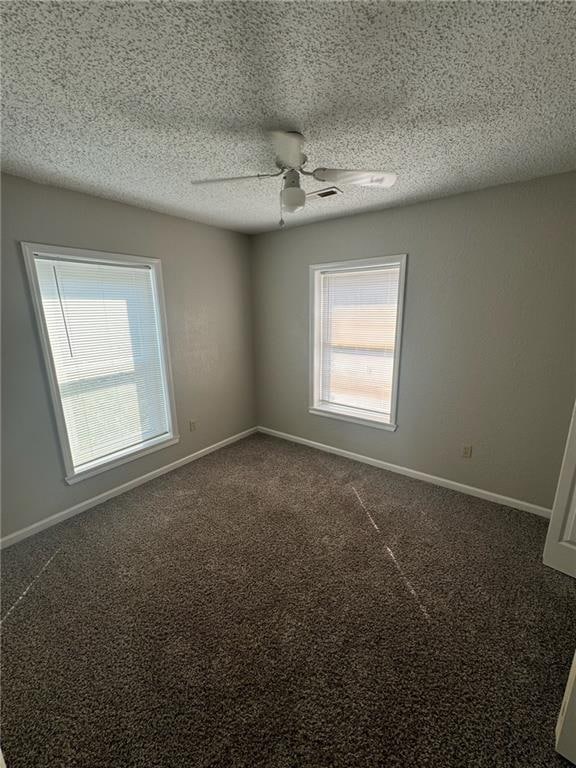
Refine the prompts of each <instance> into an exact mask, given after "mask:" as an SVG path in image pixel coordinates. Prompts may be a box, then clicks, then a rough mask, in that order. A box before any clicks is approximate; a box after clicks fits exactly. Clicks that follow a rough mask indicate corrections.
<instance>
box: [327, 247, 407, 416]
mask: <svg viewBox="0 0 576 768" xmlns="http://www.w3.org/2000/svg"><path fill="white" fill-rule="evenodd" d="M402 266H403V265H402V264H401V263H400V262H398V261H397V262H396V263H389V264H388V263H387V264H381V265H379V266H374V267H370V268H354V267H350V268H349V269H342V268H339V269H334V270H330V269H326V270H320V271H319V273H318V275H317V278H316V279H317V280H318V281H319V282H318V283H317V288H316V301H317V302H318V303H319V306H317V307H316V318H317V319H316V322H317V323H319V327H318V328H317V329H316V331H317V333H316V343H317V346H318V347H319V349H317V350H316V368H317V381H316V393H315V398H314V399H315V403H314V404H315V406H316V407H319V408H321V409H324V410H330V411H332V412H333V413H334V414H338V413H340V414H342V415H348V416H357V417H358V418H359V419H367V420H371V421H380V422H383V423H390V422H391V414H392V411H393V407H392V406H393V403H392V400H393V395H394V373H395V371H394V368H395V365H396V359H397V355H396V337H397V324H398V307H399V291H400V283H401V271H402Z"/></svg>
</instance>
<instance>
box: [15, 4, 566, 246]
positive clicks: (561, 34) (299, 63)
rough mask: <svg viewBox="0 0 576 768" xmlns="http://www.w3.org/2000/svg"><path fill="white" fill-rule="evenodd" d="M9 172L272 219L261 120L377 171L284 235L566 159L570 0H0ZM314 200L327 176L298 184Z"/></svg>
mask: <svg viewBox="0 0 576 768" xmlns="http://www.w3.org/2000/svg"><path fill="white" fill-rule="evenodd" d="M1 5H2V15H3V164H4V168H5V170H6V171H8V172H11V173H15V174H19V175H21V176H26V177H29V178H31V179H35V180H37V181H41V182H47V183H53V184H57V185H61V186H65V187H70V188H73V189H78V190H82V191H86V192H90V193H93V194H96V195H102V196H105V197H109V198H112V199H115V200H122V201H125V202H128V203H134V204H137V205H142V206H145V207H148V208H152V209H156V210H160V211H165V212H169V213H174V214H177V215H181V216H186V217H189V218H191V219H195V220H198V221H204V222H209V223H212V224H216V225H220V226H224V227H229V228H232V229H237V230H241V231H246V232H257V231H262V230H266V229H272V228H275V227H277V225H278V208H279V200H278V193H279V189H280V185H281V182H280V179H266V180H257V181H250V182H227V183H223V184H219V185H215V184H213V185H194V184H193V182H194V181H196V180H199V179H206V178H211V177H214V176H230V175H236V174H249V173H258V172H270V171H274V170H275V168H274V161H273V153H272V151H271V148H270V145H269V142H268V140H267V138H266V129H268V128H278V127H280V128H287V129H292V130H294V129H296V130H299V131H301V132H302V133H304V135H305V137H306V141H307V147H306V151H307V153H308V156H309V165H308V167H309V168H314V167H316V166H318V165H322V166H336V167H344V168H346V167H348V168H355V167H357V168H365V167H368V168H380V169H384V170H390V171H394V172H396V173H397V174H398V175H399V181H398V183H397V184H396V186H395V187H393V188H392V189H388V190H384V189H381V190H378V189H373V188H366V189H361V188H358V187H347V188H345V191H344V194H343V195H342V196H341V197H335V198H327V199H325V200H314V201H311V202H309V204H308V205H307V208H306V210H304V211H303V212H300V213H297V214H294V215H292V216H287V217H286V218H287V223H288V226H293V225H296V224H302V223H306V222H309V221H312V220H314V219H320V218H326V217H330V216H342V215H346V214H349V213H353V212H358V211H363V210H373V209H377V208H383V207H386V206H391V205H399V204H403V203H407V202H411V201H415V200H421V199H426V198H431V197H437V196H442V195H447V194H452V193H455V192H459V191H464V190H470V189H474V188H479V187H486V186H490V185H493V184H500V183H505V182H509V181H515V180H520V179H527V178H532V177H535V176H541V175H545V174H549V173H556V172H561V171H567V170H570V169H573V168H574V167H576V139H575V135H576V134H575V131H574V126H575V124H576V106H575V96H574V84H575V82H576V65H575V57H574V44H575V40H576V4H575V3H573V2H567V3H556V2H538V3H535V2H532V3H522V2H479V3H475V2H464V1H463V0H459V1H458V2H446V3H439V2H416V3H412V2H395V3H391V2H376V3H374V2H339V1H337V0H334V1H332V2H325V1H323V0H313V1H312V2H272V1H268V2H266V1H265V2H234V1H230V2H214V1H212V2H196V3H193V2H123V1H119V2H55V3H53V2H27V1H26V0H18V2H3V3H2V4H1ZM304 186H305V187H306V189H307V190H308V191H309V190H311V189H314V188H318V187H321V186H323V185H322V184H318V183H317V182H310V180H309V179H307V180H305V182H304Z"/></svg>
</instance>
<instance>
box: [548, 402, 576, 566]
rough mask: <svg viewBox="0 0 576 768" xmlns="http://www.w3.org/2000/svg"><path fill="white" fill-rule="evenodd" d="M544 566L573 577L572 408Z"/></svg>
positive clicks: (575, 471) (575, 427)
mask: <svg viewBox="0 0 576 768" xmlns="http://www.w3.org/2000/svg"><path fill="white" fill-rule="evenodd" d="M544 563H545V565H549V566H550V567H551V568H556V569H557V570H558V571H562V572H563V573H567V574H568V575H569V576H574V577H575V578H576V406H575V407H574V412H573V413H572V423H571V425H570V431H569V432H568V440H567V441H566V450H565V451H564V460H563V461H562V469H561V470H560V479H559V480H558V488H557V489H556V498H555V499H554V506H553V508H552V518H551V519H550V525H549V527H548V536H547V537H546V545H545V547H544Z"/></svg>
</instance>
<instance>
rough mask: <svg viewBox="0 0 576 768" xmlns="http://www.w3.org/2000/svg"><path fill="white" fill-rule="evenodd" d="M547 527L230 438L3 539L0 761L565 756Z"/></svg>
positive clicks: (568, 589) (570, 626) (573, 593)
mask: <svg viewBox="0 0 576 768" xmlns="http://www.w3.org/2000/svg"><path fill="white" fill-rule="evenodd" d="M545 534H546V521H545V520H544V519H540V518H538V517H535V516H531V515H529V514H527V513H525V512H520V511H516V510H512V509H508V508H506V507H501V506H498V505H496V504H493V503H490V502H486V501H482V500H479V499H475V498H471V497H468V496H464V495H462V494H459V493H456V492H454V491H450V490H446V489H443V488H438V487H435V486H432V485H427V484H425V483H422V482H419V481H416V480H412V479H409V478H406V477H402V476H399V475H395V474H392V473H390V472H386V471H383V470H380V469H376V468H374V467H370V466H366V465H363V464H358V463H356V462H353V461H350V460H348V459H344V458H340V457H336V456H333V455H329V454H325V453H320V452H318V451H315V450H313V449H310V448H305V447H302V446H299V445H294V444H291V443H288V442H284V441H281V440H277V439H275V438H271V437H267V436H263V435H255V436H252V437H250V438H247V439H245V440H243V441H242V442H239V443H236V444H234V445H232V446H229V447H228V448H225V449H223V450H220V451H218V452H216V453H213V454H210V455H209V456H206V457H204V458H203V459H200V460H199V461H196V462H194V463H192V464H189V465H187V466H185V467H183V468H181V469H179V470H177V471H174V472H172V473H170V474H167V475H164V476H163V477H161V478H158V479H156V480H154V481H152V482H150V483H147V484H146V485H143V486H140V487H139V488H136V489H134V490H132V491H130V492H129V493H126V494H124V495H123V496H119V497H116V498H114V499H112V500H110V501H108V502H106V503H105V504H102V505H101V506H99V507H97V508H95V509H93V510H90V511H89V512H86V513H84V514H82V515H79V516H77V517H75V518H72V519H70V520H69V521H67V522H65V523H63V524H61V525H59V526H57V527H54V528H52V529H50V530H47V531H45V532H43V533H41V534H38V535H37V536H35V537H33V538H30V539H28V540H26V541H23V542H21V543H19V544H17V545H14V546H13V547H10V548H9V549H7V550H5V552H4V553H3V570H4V587H3V609H2V616H3V619H2V634H3V641H2V642H3V697H2V709H3V712H2V715H3V732H2V736H3V749H4V753H5V758H6V761H7V765H8V766H9V768H24V767H26V768H31V767H32V766H34V768H42V767H44V766H51V767H53V766H58V768H66V767H68V766H74V767H75V768H96V766H98V768H101V766H113V768H124V767H126V768H127V767H128V766H130V767H133V766H134V767H135V766H142V768H144V767H145V768H155V767H158V768H176V767H180V766H194V768H208V766H214V767H215V766H218V767H222V768H224V766H246V767H248V766H251V767H252V766H254V767H256V766H272V767H276V766H278V767H282V768H283V767H286V768H288V767H289V766H310V768H312V767H313V768H328V767H330V768H332V767H335V768H362V767H363V766H366V767H367V766H370V767H372V766H386V767H387V766H402V768H404V767H405V766H418V767H419V768H421V767H422V766H435V767H440V766H441V767H442V768H448V767H451V766H454V768H456V767H457V768H465V767H466V766H474V767H482V766H490V767H491V768H494V766H542V767H543V768H544V766H546V768H550V767H551V766H566V765H569V764H568V762H567V761H565V760H563V758H561V757H560V756H558V755H557V754H556V753H555V752H554V749H553V733H554V725H555V721H556V717H557V715H558V711H559V707H560V703H561V699H562V694H563V690H564V686H565V683H566V677H567V674H568V667H569V664H570V661H571V657H572V654H573V651H574V626H575V622H576V599H575V598H576V583H575V582H574V581H573V580H572V579H570V578H568V577H566V576H563V575H562V574H560V573H558V572H555V571H552V570H550V569H548V568H546V567H545V566H543V565H542V562H541V560H542V550H543V545H544V538H545Z"/></svg>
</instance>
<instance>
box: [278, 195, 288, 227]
mask: <svg viewBox="0 0 576 768" xmlns="http://www.w3.org/2000/svg"><path fill="white" fill-rule="evenodd" d="M285 223H286V222H285V221H284V216H283V211H282V190H280V221H279V222H278V226H279V227H280V229H282V227H283V226H284V224H285Z"/></svg>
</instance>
